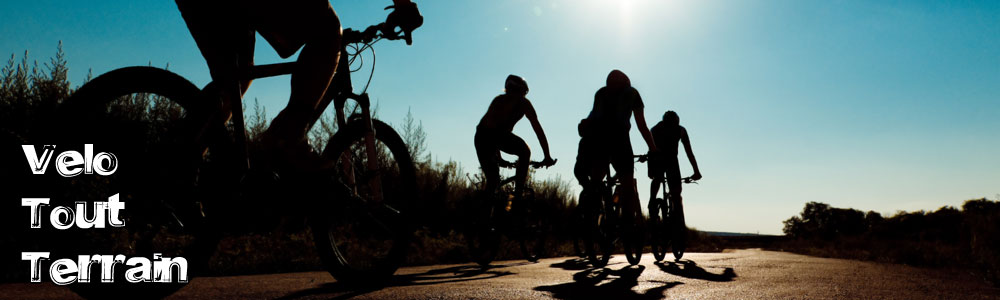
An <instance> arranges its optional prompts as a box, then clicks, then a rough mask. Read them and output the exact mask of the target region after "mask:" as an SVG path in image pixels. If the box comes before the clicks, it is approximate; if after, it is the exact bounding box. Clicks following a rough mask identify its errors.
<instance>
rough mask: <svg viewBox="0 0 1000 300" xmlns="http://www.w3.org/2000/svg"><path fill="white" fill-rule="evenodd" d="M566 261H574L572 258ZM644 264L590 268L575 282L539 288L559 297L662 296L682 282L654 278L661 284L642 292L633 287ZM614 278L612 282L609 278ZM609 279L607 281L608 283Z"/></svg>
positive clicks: (575, 277) (579, 275)
mask: <svg viewBox="0 0 1000 300" xmlns="http://www.w3.org/2000/svg"><path fill="white" fill-rule="evenodd" d="M565 263H571V262H569V261H567V262H565ZM553 266H555V267H561V268H564V269H569V268H566V267H576V266H577V265H575V264H562V265H559V264H553ZM645 269H646V267H644V266H641V265H639V266H626V267H624V268H621V269H618V270H613V269H608V268H600V269H586V270H583V271H580V272H577V273H576V274H573V282H568V283H562V284H557V285H547V286H539V287H535V288H534V290H536V291H543V292H549V293H552V297H555V298H559V299H602V298H603V299H661V298H663V297H664V295H663V293H664V292H666V290H668V289H670V288H672V287H674V286H677V285H679V284H681V282H676V281H675V282H666V281H652V282H655V283H660V285H659V286H657V287H654V288H650V289H647V290H646V291H645V292H642V293H638V292H636V291H633V290H632V288H633V287H635V286H638V285H639V275H641V274H642V271H643V270H645ZM608 279H610V281H607V280H608ZM605 281H607V282H605Z"/></svg>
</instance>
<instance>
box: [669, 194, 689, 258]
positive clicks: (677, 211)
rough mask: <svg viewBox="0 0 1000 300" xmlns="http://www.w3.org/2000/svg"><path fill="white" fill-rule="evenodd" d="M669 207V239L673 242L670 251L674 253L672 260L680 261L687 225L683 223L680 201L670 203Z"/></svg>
mask: <svg viewBox="0 0 1000 300" xmlns="http://www.w3.org/2000/svg"><path fill="white" fill-rule="evenodd" d="M671 202H674V203H672V205H671V207H670V219H671V220H670V222H671V226H670V227H671V228H672V230H671V234H670V235H671V237H672V238H673V242H672V243H671V244H672V245H671V250H672V251H673V253H674V259H676V260H680V259H681V257H682V256H684V250H685V247H686V246H687V234H688V229H687V225H686V224H685V223H684V205H683V204H682V203H681V201H679V200H678V201H671Z"/></svg>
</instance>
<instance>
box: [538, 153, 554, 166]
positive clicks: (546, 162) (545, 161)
mask: <svg viewBox="0 0 1000 300" xmlns="http://www.w3.org/2000/svg"><path fill="white" fill-rule="evenodd" d="M556 161H558V159H552V158H551V157H548V156H546V157H545V159H543V160H542V161H540V162H538V166H539V167H546V168H548V167H551V166H553V165H555V164H556Z"/></svg>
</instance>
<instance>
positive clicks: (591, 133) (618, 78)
mask: <svg viewBox="0 0 1000 300" xmlns="http://www.w3.org/2000/svg"><path fill="white" fill-rule="evenodd" d="M633 115H634V116H635V124H636V127H637V128H638V129H639V133H641V134H642V137H643V139H644V140H645V141H646V145H647V146H648V147H649V149H650V152H654V153H655V152H657V149H656V144H655V143H654V142H653V136H652V135H651V134H650V132H649V128H648V127H646V118H645V117H644V116H643V103H642V97H641V96H640V95H639V91H637V90H636V89H635V88H633V87H632V83H631V81H630V80H629V78H628V76H626V75H625V73H623V72H622V71H619V70H613V71H611V73H609V74H608V79H607V85H606V86H604V87H602V88H600V89H598V90H597V93H596V94H595V95H594V107H593V109H592V110H591V111H590V115H589V116H587V118H586V119H584V120H582V121H581V122H580V125H579V130H580V136H581V139H580V148H579V150H578V151H579V153H578V154H577V166H576V168H575V170H574V173H576V176H577V179H578V180H580V183H581V184H582V185H583V187H584V189H585V190H586V189H588V188H589V187H593V186H597V185H600V184H601V181H602V180H603V179H604V176H605V175H606V174H607V172H608V164H609V163H610V164H611V166H612V167H614V168H615V172H617V173H616V174H618V176H619V177H618V178H619V179H621V180H626V179H633V178H634V176H633V167H634V165H635V162H634V161H633V160H632V154H633V153H632V143H631V140H630V139H629V130H630V129H631V122H630V119H632V117H633ZM623 182H627V181H623ZM623 192H624V193H623V194H622V196H624V197H637V196H638V195H632V194H633V193H634V192H633V188H626V189H623ZM626 199H628V198H626Z"/></svg>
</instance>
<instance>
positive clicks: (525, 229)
mask: <svg viewBox="0 0 1000 300" xmlns="http://www.w3.org/2000/svg"><path fill="white" fill-rule="evenodd" d="M525 194H526V195H525V196H524V198H522V199H521V203H519V207H520V208H519V209H518V210H519V214H520V216H518V217H517V218H515V220H517V222H521V224H518V225H519V226H518V227H519V228H520V229H519V230H520V233H519V234H518V243H519V244H520V246H521V253H523V254H524V259H527V260H528V261H530V262H538V259H540V258H542V257H545V256H546V255H545V251H546V248H545V242H546V234H547V232H548V228H547V226H546V222H545V218H544V216H543V214H542V210H543V207H542V206H541V204H539V203H538V202H536V201H535V193H534V191H533V190H531V189H526V190H525ZM516 205H518V204H516Z"/></svg>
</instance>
